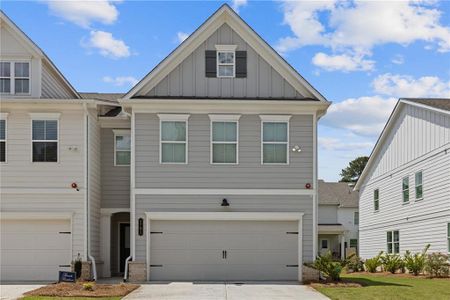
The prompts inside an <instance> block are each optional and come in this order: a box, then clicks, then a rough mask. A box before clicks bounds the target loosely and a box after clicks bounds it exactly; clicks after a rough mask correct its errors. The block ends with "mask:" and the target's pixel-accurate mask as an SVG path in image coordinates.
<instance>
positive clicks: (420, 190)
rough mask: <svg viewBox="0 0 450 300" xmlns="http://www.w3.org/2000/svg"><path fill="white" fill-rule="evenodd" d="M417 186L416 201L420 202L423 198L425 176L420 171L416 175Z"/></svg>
mask: <svg viewBox="0 0 450 300" xmlns="http://www.w3.org/2000/svg"><path fill="white" fill-rule="evenodd" d="M415 179H416V180H415V185H416V188H415V190H416V199H417V200H420V199H422V198H423V174H422V171H419V172H417V173H416V175H415Z"/></svg>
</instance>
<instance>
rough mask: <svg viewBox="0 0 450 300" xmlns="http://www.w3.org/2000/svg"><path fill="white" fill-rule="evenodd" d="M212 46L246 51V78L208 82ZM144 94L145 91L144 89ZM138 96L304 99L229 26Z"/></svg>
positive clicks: (214, 79) (219, 79)
mask: <svg viewBox="0 0 450 300" xmlns="http://www.w3.org/2000/svg"><path fill="white" fill-rule="evenodd" d="M215 45H236V46H237V48H236V50H237V51H247V77H246V78H207V77H206V76H205V51H206V50H216V48H215ZM144 90H146V89H145V88H144ZM138 96H149V97H167V96H170V97H177V96H183V97H204V98H274V99H286V98H287V99H293V98H295V99H301V98H303V96H302V95H301V94H299V93H298V92H297V91H296V90H295V89H294V88H293V87H292V85H290V84H289V83H288V82H287V81H286V80H285V79H284V78H282V77H281V75H280V74H279V73H278V72H277V71H275V70H274V69H273V68H272V67H271V66H270V65H269V64H268V63H267V62H266V61H265V60H264V59H263V58H262V57H261V56H260V55H259V54H258V53H257V52H256V51H255V50H254V49H253V48H251V47H250V46H249V45H248V44H247V43H246V42H245V41H244V40H243V39H242V38H241V37H240V36H239V35H238V34H237V33H236V32H235V31H234V30H233V29H231V27H230V26H229V25H228V24H223V25H222V26H221V27H219V28H218V29H217V30H216V31H215V32H214V33H213V34H212V35H211V36H210V37H209V38H208V39H207V40H206V41H205V42H204V43H202V44H201V45H200V46H199V47H198V48H197V49H196V50H195V51H194V52H193V53H191V54H190V55H189V56H188V57H187V58H186V59H185V60H184V61H183V62H181V63H180V64H179V65H178V66H177V67H176V68H175V69H174V70H173V71H171V72H170V73H169V75H167V76H166V77H165V78H164V79H162V80H161V82H159V83H158V84H157V85H156V86H155V87H154V88H153V89H151V90H150V91H149V92H148V93H147V94H145V95H138Z"/></svg>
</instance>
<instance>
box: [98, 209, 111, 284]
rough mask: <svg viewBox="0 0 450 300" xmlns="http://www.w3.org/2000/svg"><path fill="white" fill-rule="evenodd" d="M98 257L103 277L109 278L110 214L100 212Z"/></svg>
mask: <svg viewBox="0 0 450 300" xmlns="http://www.w3.org/2000/svg"><path fill="white" fill-rule="evenodd" d="M100 256H101V259H102V260H103V270H102V271H103V273H102V274H103V277H111V213H109V212H102V213H101V220H100Z"/></svg>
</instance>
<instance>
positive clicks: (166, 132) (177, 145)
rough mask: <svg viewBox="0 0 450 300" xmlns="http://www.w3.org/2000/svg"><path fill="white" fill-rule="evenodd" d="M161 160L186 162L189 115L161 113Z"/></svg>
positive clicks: (167, 162) (174, 162)
mask: <svg viewBox="0 0 450 300" xmlns="http://www.w3.org/2000/svg"><path fill="white" fill-rule="evenodd" d="M158 116H159V119H160V128H161V131H160V139H161V142H160V162H161V163H162V164H186V163H187V152H188V149H187V146H188V145H187V140H188V124H187V120H188V118H189V115H169V114H167V115H166V114H159V115H158Z"/></svg>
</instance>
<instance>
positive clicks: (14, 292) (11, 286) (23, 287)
mask: <svg viewBox="0 0 450 300" xmlns="http://www.w3.org/2000/svg"><path fill="white" fill-rule="evenodd" d="M41 286H43V284H33V283H30V284H26V283H17V284H15V283H1V284H0V299H1V300H16V299H19V298H21V297H22V295H23V293H25V292H28V291H31V290H34V289H37V288H40V287H41Z"/></svg>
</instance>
